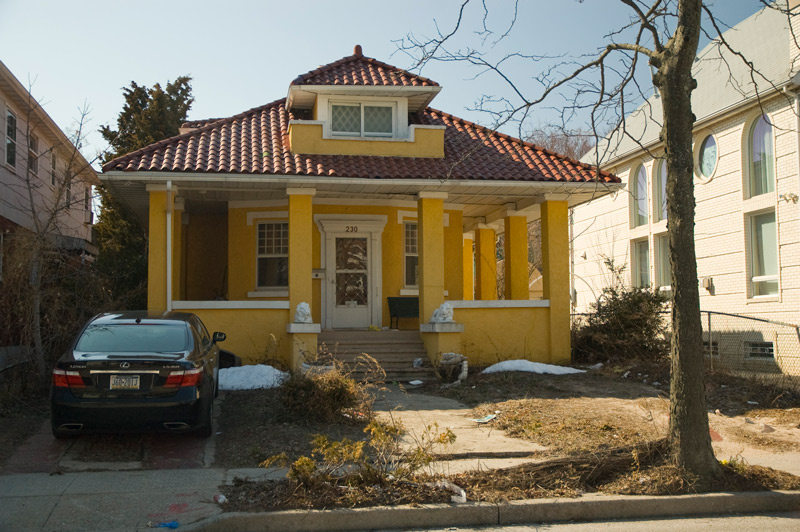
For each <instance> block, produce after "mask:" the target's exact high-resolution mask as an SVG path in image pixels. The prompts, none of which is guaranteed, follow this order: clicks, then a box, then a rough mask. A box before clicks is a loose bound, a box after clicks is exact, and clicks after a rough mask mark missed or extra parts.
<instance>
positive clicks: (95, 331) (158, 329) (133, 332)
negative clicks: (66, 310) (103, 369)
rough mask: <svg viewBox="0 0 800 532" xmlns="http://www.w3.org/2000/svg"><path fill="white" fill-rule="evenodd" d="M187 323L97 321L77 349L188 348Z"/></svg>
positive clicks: (86, 332)
mask: <svg viewBox="0 0 800 532" xmlns="http://www.w3.org/2000/svg"><path fill="white" fill-rule="evenodd" d="M186 329H187V328H186V326H185V325H167V324H161V323H159V324H150V323H140V324H137V325H95V326H91V327H88V328H87V329H86V330H85V331H84V332H83V334H82V335H81V337H80V338H79V339H78V344H77V345H76V346H75V349H76V350H78V351H104V352H108V351H115V352H123V353H132V352H137V351H140V352H151V353H152V352H156V353H174V352H177V351H185V350H186V348H187V345H188V343H189V334H188V332H187V330H186Z"/></svg>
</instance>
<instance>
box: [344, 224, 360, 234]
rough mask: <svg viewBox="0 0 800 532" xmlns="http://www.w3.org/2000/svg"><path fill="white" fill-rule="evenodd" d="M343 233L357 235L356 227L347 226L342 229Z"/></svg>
mask: <svg viewBox="0 0 800 532" xmlns="http://www.w3.org/2000/svg"><path fill="white" fill-rule="evenodd" d="M344 232H345V233H358V226H357V225H347V226H345V228H344Z"/></svg>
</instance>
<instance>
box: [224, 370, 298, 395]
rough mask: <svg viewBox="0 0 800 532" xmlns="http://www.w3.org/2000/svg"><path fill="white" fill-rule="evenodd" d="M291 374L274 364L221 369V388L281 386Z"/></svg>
mask: <svg viewBox="0 0 800 532" xmlns="http://www.w3.org/2000/svg"><path fill="white" fill-rule="evenodd" d="M288 376H289V374H288V373H286V372H284V371H280V370H277V369H275V368H273V367H272V366H266V365H264V364H257V365H254V366H239V367H235V368H224V369H221V370H219V389H220V390H257V389H260V388H275V387H277V386H280V385H281V383H282V382H283V380H284V379H285V378H286V377H288Z"/></svg>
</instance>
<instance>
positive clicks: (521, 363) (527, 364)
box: [482, 360, 586, 375]
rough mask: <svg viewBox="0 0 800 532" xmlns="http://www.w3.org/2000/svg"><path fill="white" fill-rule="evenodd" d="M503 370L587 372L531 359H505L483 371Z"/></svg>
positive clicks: (497, 371)
mask: <svg viewBox="0 0 800 532" xmlns="http://www.w3.org/2000/svg"><path fill="white" fill-rule="evenodd" d="M503 371H525V372H528V373H540V374H545V375H568V374H570V373H586V371H585V370H582V369H575V368H568V367H565V366H554V365H552V364H542V363H541V362H531V361H530V360H504V361H503V362H498V363H497V364H494V365H493V366H489V367H488V368H486V369H485V370H483V372H482V373H500V372H503Z"/></svg>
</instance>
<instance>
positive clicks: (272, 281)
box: [256, 222, 289, 288]
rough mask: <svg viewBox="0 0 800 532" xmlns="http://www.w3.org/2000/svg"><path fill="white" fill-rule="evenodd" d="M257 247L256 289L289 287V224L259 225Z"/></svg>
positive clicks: (270, 223)
mask: <svg viewBox="0 0 800 532" xmlns="http://www.w3.org/2000/svg"><path fill="white" fill-rule="evenodd" d="M257 246H258V250H257V259H256V260H257V266H256V269H257V274H256V276H257V287H258V288H284V287H287V286H289V224H288V223H286V222H262V223H259V224H258V244H257Z"/></svg>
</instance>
